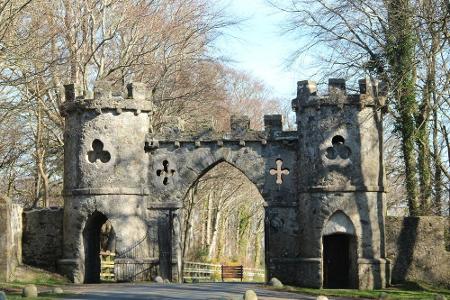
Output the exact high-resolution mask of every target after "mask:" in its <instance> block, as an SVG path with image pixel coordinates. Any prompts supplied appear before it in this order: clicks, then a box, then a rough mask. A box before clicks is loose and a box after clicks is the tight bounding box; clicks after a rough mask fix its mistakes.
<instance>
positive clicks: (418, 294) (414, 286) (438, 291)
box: [282, 282, 450, 300]
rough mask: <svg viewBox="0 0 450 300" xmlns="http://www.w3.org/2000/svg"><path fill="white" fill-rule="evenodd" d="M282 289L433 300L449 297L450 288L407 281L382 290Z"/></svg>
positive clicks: (359, 296)
mask: <svg viewBox="0 0 450 300" xmlns="http://www.w3.org/2000/svg"><path fill="white" fill-rule="evenodd" d="M282 290H285V291H289V292H296V293H303V294H309V295H316V296H317V295H324V296H331V297H333V296H334V297H348V298H368V299H379V298H380V296H381V295H384V297H386V298H383V299H389V300H397V299H411V300H412V299H417V300H433V299H434V297H435V296H436V295H443V296H445V297H446V298H447V299H448V298H449V297H450V290H448V289H445V288H439V287H433V286H430V285H428V284H426V283H414V282H407V283H405V284H401V285H395V286H391V287H389V288H386V289H383V290H371V291H364V290H349V289H310V288H299V287H292V286H285V287H284V288H283V289H282Z"/></svg>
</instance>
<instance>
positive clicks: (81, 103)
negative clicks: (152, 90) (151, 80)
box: [61, 81, 153, 116]
mask: <svg viewBox="0 0 450 300" xmlns="http://www.w3.org/2000/svg"><path fill="white" fill-rule="evenodd" d="M64 88H65V98H66V102H65V103H64V104H63V105H62V106H61V114H62V115H63V116H66V115H68V114H69V113H70V112H77V111H95V112H96V113H97V114H101V113H103V112H109V111H113V112H115V113H117V114H120V113H122V112H124V111H132V112H134V114H140V113H148V112H151V111H152V110H153V104H152V102H151V101H149V100H148V99H147V92H146V87H145V85H144V84H143V83H129V84H128V85H127V86H126V88H123V89H117V88H115V87H114V86H113V84H112V82H109V81H98V82H96V83H95V87H94V93H93V94H92V93H89V92H85V91H83V90H82V89H81V88H80V86H79V85H76V84H69V85H65V86H64Z"/></svg>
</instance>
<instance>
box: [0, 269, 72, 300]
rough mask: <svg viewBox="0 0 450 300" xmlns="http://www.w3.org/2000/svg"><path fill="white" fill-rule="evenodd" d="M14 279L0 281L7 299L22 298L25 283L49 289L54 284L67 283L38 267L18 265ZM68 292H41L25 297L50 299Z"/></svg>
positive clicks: (1, 288) (41, 299)
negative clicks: (33, 296)
mask: <svg viewBox="0 0 450 300" xmlns="http://www.w3.org/2000/svg"><path fill="white" fill-rule="evenodd" d="M15 277H16V278H17V279H16V280H14V281H12V282H0V290H2V291H4V292H5V293H6V295H7V297H8V299H13V300H16V299H23V298H22V288H23V287H24V286H25V285H27V284H34V285H36V286H37V287H38V288H39V289H40V290H42V289H44V290H50V289H51V288H52V287H54V286H59V285H64V284H67V283H68V281H67V279H65V278H64V277H62V276H60V275H58V274H54V273H51V272H47V271H44V270H41V269H38V268H33V267H29V266H19V267H18V268H17V269H16V273H15ZM68 295H69V294H53V293H51V292H41V293H39V297H37V298H27V299H36V300H37V299H39V300H51V299H58V298H63V297H65V296H68Z"/></svg>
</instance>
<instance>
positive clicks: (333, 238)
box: [322, 211, 358, 289]
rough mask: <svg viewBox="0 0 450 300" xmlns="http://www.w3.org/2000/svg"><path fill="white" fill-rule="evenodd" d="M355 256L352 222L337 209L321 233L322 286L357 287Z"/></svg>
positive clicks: (332, 287) (354, 237)
mask: <svg viewBox="0 0 450 300" xmlns="http://www.w3.org/2000/svg"><path fill="white" fill-rule="evenodd" d="M357 257H358V256H357V246H356V234H355V228H354V226H353V223H352V221H351V220H350V218H349V217H348V216H347V215H346V214H345V213H343V212H342V211H338V212H336V213H334V214H333V215H332V216H331V217H330V218H329V219H328V221H327V223H326V225H325V227H324V230H323V235H322V272H323V287H324V288H330V289H337V288H357V282H356V281H357Z"/></svg>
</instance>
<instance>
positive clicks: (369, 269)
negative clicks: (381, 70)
mask: <svg viewBox="0 0 450 300" xmlns="http://www.w3.org/2000/svg"><path fill="white" fill-rule="evenodd" d="M359 89H360V94H355V95H348V94H347V92H346V87H345V81H344V80H341V79H330V80H329V94H328V95H326V96H321V95H318V93H317V87H316V84H315V83H314V82H312V81H300V82H298V90H297V98H296V99H294V100H293V101H292V107H293V109H294V111H295V112H296V115H297V124H298V135H299V137H298V143H299V148H298V152H297V153H298V163H297V168H298V176H299V177H298V186H297V189H298V197H299V222H300V224H299V229H300V232H299V233H300V234H299V236H300V244H301V247H300V253H299V254H300V255H299V256H300V260H299V264H300V266H298V270H299V271H298V272H300V273H299V274H298V275H297V278H301V281H302V282H300V284H302V285H305V286H313V287H330V288H333V287H345V286H346V285H347V286H348V287H350V288H360V289H372V288H380V287H384V286H385V285H386V280H387V278H386V274H387V273H388V265H387V264H386V260H385V245H384V214H385V206H384V198H385V193H384V180H385V174H384V167H383V151H382V149H383V148H382V140H383V137H382V133H383V129H382V121H381V117H382V108H383V107H384V104H385V103H384V102H385V96H384V95H383V92H382V91H381V87H379V86H378V84H377V83H376V82H372V81H370V80H360V81H359Z"/></svg>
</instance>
